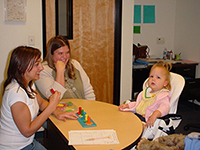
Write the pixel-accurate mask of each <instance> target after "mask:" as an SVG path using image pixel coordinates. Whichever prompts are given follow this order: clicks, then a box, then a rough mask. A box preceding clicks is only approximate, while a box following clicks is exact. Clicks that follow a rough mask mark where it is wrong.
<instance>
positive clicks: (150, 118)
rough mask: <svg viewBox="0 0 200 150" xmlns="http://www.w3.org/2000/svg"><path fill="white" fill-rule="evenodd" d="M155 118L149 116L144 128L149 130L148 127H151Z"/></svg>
mask: <svg viewBox="0 0 200 150" xmlns="http://www.w3.org/2000/svg"><path fill="white" fill-rule="evenodd" d="M156 119H157V117H155V116H154V115H152V116H150V117H149V119H148V120H147V122H146V127H147V128H148V127H149V128H150V127H153V125H154V123H155V121H156Z"/></svg>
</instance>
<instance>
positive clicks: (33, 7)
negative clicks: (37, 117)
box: [0, 0, 42, 105]
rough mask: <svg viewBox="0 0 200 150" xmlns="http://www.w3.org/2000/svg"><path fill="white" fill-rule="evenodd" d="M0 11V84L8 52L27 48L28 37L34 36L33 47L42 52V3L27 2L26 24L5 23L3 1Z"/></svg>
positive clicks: (31, 0)
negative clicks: (18, 47)
mask: <svg viewBox="0 0 200 150" xmlns="http://www.w3.org/2000/svg"><path fill="white" fill-rule="evenodd" d="M0 10H1V11H0V32H1V34H0V39H1V40H0V51H1V55H0V64H1V67H0V83H2V81H3V80H4V71H5V67H6V63H7V57H8V54H9V52H10V51H11V50H12V49H14V48H15V47H17V46H20V45H27V46H28V35H35V45H34V47H36V48H39V49H40V50H42V2H41V0H27V19H26V22H5V21H4V11H3V10H4V0H2V1H1V2H0ZM1 93H2V91H1ZM0 103H1V99H0ZM0 105H1V104H0Z"/></svg>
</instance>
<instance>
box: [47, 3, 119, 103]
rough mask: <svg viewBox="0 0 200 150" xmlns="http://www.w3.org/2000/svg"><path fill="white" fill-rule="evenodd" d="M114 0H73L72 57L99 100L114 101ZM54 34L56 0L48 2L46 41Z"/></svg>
mask: <svg viewBox="0 0 200 150" xmlns="http://www.w3.org/2000/svg"><path fill="white" fill-rule="evenodd" d="M114 9H115V0H73V39H72V40H70V44H71V50H72V58H75V59H76V60H78V61H79V62H80V63H81V65H82V67H83V68H84V70H85V71H86V73H87V74H88V76H89V78H90V81H91V84H92V86H93V88H94V91H95V95H96V100H98V101H104V102H108V103H113V85H114V84H113V81H114V17H115V16H114V13H115V12H114V11H115V10H114ZM52 36H55V0H47V1H46V41H48V40H49V39H50V38H51V37H52Z"/></svg>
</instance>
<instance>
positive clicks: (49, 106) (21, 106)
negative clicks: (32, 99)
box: [11, 92, 60, 137]
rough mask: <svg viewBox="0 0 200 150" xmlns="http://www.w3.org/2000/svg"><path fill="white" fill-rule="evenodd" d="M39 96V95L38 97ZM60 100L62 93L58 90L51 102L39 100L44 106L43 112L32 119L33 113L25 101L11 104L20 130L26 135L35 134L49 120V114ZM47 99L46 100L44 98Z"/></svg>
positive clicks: (40, 104) (41, 105)
mask: <svg viewBox="0 0 200 150" xmlns="http://www.w3.org/2000/svg"><path fill="white" fill-rule="evenodd" d="M37 98H38V97H37ZM59 100H60V93H59V92H56V93H55V94H53V95H52V96H51V98H50V102H49V103H48V102H47V103H46V102H41V100H39V106H40V107H42V108H41V109H43V112H42V113H41V114H40V115H39V116H38V117H36V118H35V119H34V120H33V121H31V113H30V110H29V108H28V106H27V105H26V104H25V103H23V102H16V103H14V104H13V105H12V106H11V112H12V115H13V119H14V122H15V124H16V125H17V127H18V129H19V131H20V132H21V134H22V135H24V136H25V137H30V136H31V135H33V134H34V133H35V132H36V131H37V130H38V129H39V128H40V127H41V126H42V125H43V123H44V122H45V121H46V120H47V118H48V117H49V115H51V113H52V112H53V111H54V110H55V108H56V106H57V104H58V103H59ZM44 101H45V100H44Z"/></svg>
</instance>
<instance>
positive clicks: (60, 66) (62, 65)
mask: <svg viewBox="0 0 200 150" xmlns="http://www.w3.org/2000/svg"><path fill="white" fill-rule="evenodd" d="M67 61H68V59H67V60H66V61H64V62H63V61H60V60H58V61H57V62H56V63H54V65H55V68H56V70H57V71H64V70H65V66H66V64H67Z"/></svg>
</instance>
